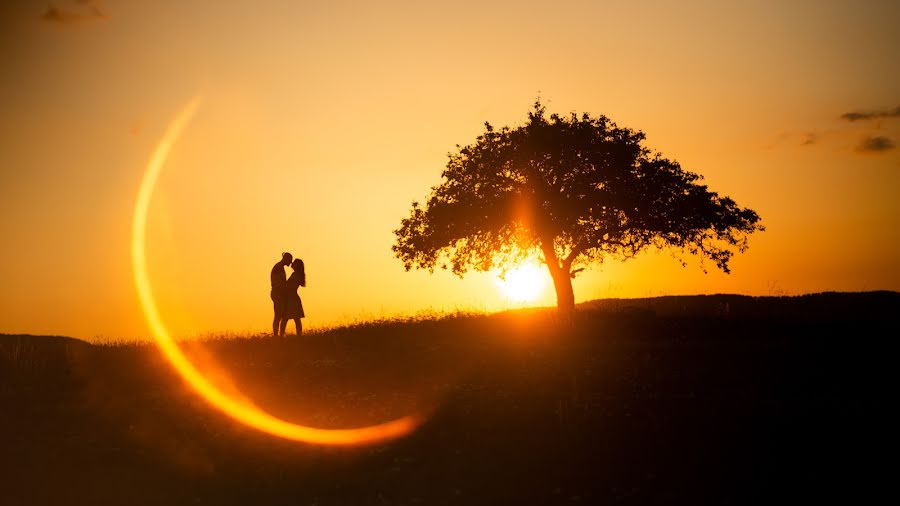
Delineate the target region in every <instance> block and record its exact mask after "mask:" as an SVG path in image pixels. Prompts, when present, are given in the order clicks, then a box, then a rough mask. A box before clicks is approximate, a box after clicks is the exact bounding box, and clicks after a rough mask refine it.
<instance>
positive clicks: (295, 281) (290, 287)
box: [284, 272, 306, 320]
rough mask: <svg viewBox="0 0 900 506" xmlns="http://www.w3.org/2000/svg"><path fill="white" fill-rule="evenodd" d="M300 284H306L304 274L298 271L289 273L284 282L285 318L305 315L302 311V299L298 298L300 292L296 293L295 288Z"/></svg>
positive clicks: (289, 318) (290, 318)
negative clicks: (289, 275)
mask: <svg viewBox="0 0 900 506" xmlns="http://www.w3.org/2000/svg"><path fill="white" fill-rule="evenodd" d="M301 286H306V276H304V275H302V274H300V273H299V272H294V273H293V274H291V277H289V278H288V279H287V282H285V285H284V290H285V295H284V318H285V319H287V320H292V319H294V318H303V317H305V316H306V314H305V313H304V312H303V301H301V300H300V294H298V293H297V289H298V288H300V287H301Z"/></svg>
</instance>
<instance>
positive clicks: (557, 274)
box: [392, 100, 763, 311]
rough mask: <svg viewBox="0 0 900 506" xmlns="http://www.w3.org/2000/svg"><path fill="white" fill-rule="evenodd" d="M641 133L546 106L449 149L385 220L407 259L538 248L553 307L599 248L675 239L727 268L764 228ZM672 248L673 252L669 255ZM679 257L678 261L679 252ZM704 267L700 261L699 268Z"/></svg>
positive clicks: (511, 254)
mask: <svg viewBox="0 0 900 506" xmlns="http://www.w3.org/2000/svg"><path fill="white" fill-rule="evenodd" d="M643 140H644V134H643V132H640V131H635V130H631V129H629V128H619V127H617V126H616V124H615V123H613V122H612V121H610V120H609V118H607V117H606V116H602V115H601V116H598V117H591V116H590V115H588V114H586V113H585V114H584V115H582V116H580V117H579V116H578V115H577V114H575V113H572V114H571V115H569V116H560V115H557V114H552V115H550V117H549V119H548V118H547V117H546V116H545V108H544V106H543V105H542V104H541V102H540V100H537V101H536V102H535V104H534V110H533V111H531V112H530V113H529V114H528V123H527V124H525V125H524V126H520V127H518V128H514V129H511V128H509V127H503V128H501V129H500V130H496V129H494V127H492V126H491V125H490V124H489V123H485V131H484V133H483V134H482V135H480V136H479V137H478V138H477V139H476V142H475V143H474V144H472V145H469V146H465V147H460V146H459V145H457V146H456V147H457V152H456V153H450V154H449V155H448V156H449V161H448V162H447V168H446V170H444V172H443V174H442V177H443V181H442V182H441V184H440V185H438V186H436V187H433V188H432V192H431V195H430V196H429V197H428V202H427V203H426V204H425V206H424V207H423V206H421V205H419V203H418V202H413V203H412V211H411V214H410V216H409V217H408V218H406V219H404V220H403V221H402V223H401V225H400V228H399V229H397V230H395V231H394V234H396V236H397V242H396V244H395V245H394V246H393V247H392V249H393V251H394V254H395V255H396V256H397V257H398V258H399V259H400V260H401V261H402V262H403V265H404V267H405V268H406V270H407V271H408V270H409V269H411V268H412V267H417V268H423V269H428V270H429V271H432V272H433V270H434V268H435V267H436V266H440V267H442V268H444V269H446V268H450V269H451V270H452V271H453V272H454V273H455V274H457V275H459V276H462V274H463V273H465V272H466V271H467V270H468V269H470V268H472V269H476V270H482V271H486V270H489V269H491V268H499V269H505V268H507V267H509V266H510V265H512V262H515V261H517V260H520V259H522V258H524V257H526V256H527V255H528V254H530V253H531V252H533V251H535V250H540V251H541V252H542V254H543V259H544V261H545V262H546V264H547V267H548V268H549V270H550V275H551V277H552V279H553V284H554V287H555V289H556V300H557V305H558V307H559V309H561V310H565V311H570V310H572V309H574V305H575V297H574V293H573V292H572V281H571V279H572V278H573V277H575V274H577V273H578V272H580V271H582V270H584V268H585V267H586V266H588V265H590V264H592V263H600V262H602V261H603V260H604V259H606V258H615V259H627V258H630V257H633V256H634V255H636V254H637V253H638V252H639V251H641V250H644V249H646V248H649V247H656V248H675V251H676V252H677V251H678V250H680V251H682V252H685V253H689V254H693V255H698V256H700V259H701V261H700V264H701V268H703V259H710V260H712V261H714V262H715V264H716V266H717V267H719V268H720V269H722V270H723V271H725V272H729V269H728V261H729V259H730V258H731V256H732V254H733V251H732V249H736V250H737V251H739V252H743V251H744V250H746V249H747V236H748V235H749V234H751V233H753V232H754V231H757V230H763V227H762V225H760V223H759V222H760V218H759V216H758V215H757V214H756V212H754V211H753V210H751V209H747V208H741V207H738V206H737V204H735V202H734V201H733V200H732V199H730V198H728V197H720V196H719V195H718V194H717V193H715V192H712V191H710V190H709V189H708V188H707V187H706V186H705V185H702V184H699V183H698V182H699V181H700V180H701V179H702V178H701V176H699V175H697V174H694V173H692V172H687V171H685V170H683V169H682V168H681V166H680V165H679V164H678V162H676V161H674V160H669V159H667V158H665V157H663V156H662V155H661V154H660V153H652V152H651V151H650V150H649V149H647V148H645V147H644V146H643V145H642V141H643ZM679 258H680V257H679ZM681 262H682V265H684V261H683V260H681ZM704 272H705V269H704Z"/></svg>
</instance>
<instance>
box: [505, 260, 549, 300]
mask: <svg viewBox="0 0 900 506" xmlns="http://www.w3.org/2000/svg"><path fill="white" fill-rule="evenodd" d="M547 275H548V274H547V272H546V269H541V268H540V266H538V265H535V264H533V263H523V264H520V265H518V266H517V267H515V268H514V269H512V270H510V271H509V272H507V273H506V275H505V276H504V277H502V278H500V277H498V278H497V280H496V283H497V287H498V288H499V289H500V291H501V292H502V293H503V295H505V296H506V297H507V298H508V299H509V300H510V301H512V302H515V303H525V302H534V301H536V300H537V299H538V297H540V295H541V292H542V291H543V290H544V287H545V286H547Z"/></svg>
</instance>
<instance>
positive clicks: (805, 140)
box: [800, 132, 822, 146]
mask: <svg viewBox="0 0 900 506" xmlns="http://www.w3.org/2000/svg"><path fill="white" fill-rule="evenodd" d="M821 137H822V136H821V135H820V134H818V133H817V132H806V133H804V134H802V135H801V136H800V145H801V146H810V145H812V144H815V143H817V142H819V139H820V138H821Z"/></svg>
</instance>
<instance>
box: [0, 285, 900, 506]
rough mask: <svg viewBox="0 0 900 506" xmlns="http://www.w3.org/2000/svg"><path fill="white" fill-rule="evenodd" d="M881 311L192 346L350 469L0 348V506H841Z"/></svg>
mask: <svg viewBox="0 0 900 506" xmlns="http://www.w3.org/2000/svg"><path fill="white" fill-rule="evenodd" d="M898 314H900V294H898V293H895V292H870V293H859V294H836V293H828V294H817V295H808V296H801V297H780V298H773V297H766V298H752V297H744V296H697V297H661V298H656V299H640V300H602V301H594V302H590V303H586V304H583V305H581V306H580V307H579V312H578V313H577V316H576V318H575V322H574V324H573V325H561V324H559V323H558V322H557V321H556V320H555V318H554V316H553V312H552V311H548V310H530V311H519V312H511V313H504V314H496V315H491V316H465V315H464V316H457V317H450V318H446V319H440V320H428V321H412V322H381V323H373V324H368V325H359V326H355V327H350V328H341V329H336V330H331V331H327V332H322V333H316V334H309V335H304V336H302V337H300V338H288V339H272V338H253V339H232V340H209V341H206V342H204V343H201V344H197V345H192V346H190V352H191V354H192V355H193V356H194V357H195V358H196V359H197V360H198V361H200V362H202V363H204V364H207V365H210V367H212V368H211V371H214V372H213V373H212V374H213V377H214V380H215V381H217V383H219V384H220V385H228V384H233V385H235V387H236V388H238V389H239V390H240V391H241V392H243V393H244V394H246V395H247V396H249V397H251V398H253V399H254V401H255V402H256V403H257V404H259V405H260V406H262V407H264V408H265V409H266V410H268V411H270V412H272V413H274V414H276V415H278V416H281V417H283V418H286V419H289V420H291V421H295V422H300V423H306V424H312V425H317V426H322V427H348V426H354V425H359V424H367V423H376V422H381V421H385V420H388V419H391V418H393V417H397V416H402V415H404V414H408V413H411V412H415V413H423V414H427V415H428V417H429V418H428V421H427V422H426V423H425V424H424V425H423V426H422V427H421V428H420V429H419V430H418V431H417V432H416V433H414V434H413V435H412V436H410V437H407V438H405V439H402V440H398V441H394V442H390V443H386V444H382V445H376V446H368V447H362V448H352V449H347V448H343V449H341V448H321V447H314V446H307V445H302V444H297V443H292V442H288V441H283V440H280V439H276V438H272V437H269V436H266V435H263V434H260V433H257V432H255V431H253V430H250V429H247V428H243V427H241V426H238V425H237V424H235V423H234V422H232V421H230V420H229V419H227V418H225V417H224V416H223V415H220V414H219V413H218V412H215V411H212V410H211V409H209V408H208V407H207V406H206V405H205V403H204V402H203V401H201V400H200V399H199V398H197V397H196V396H195V395H194V394H193V393H191V392H190V391H188V390H187V389H186V388H185V387H184V386H183V384H182V383H181V381H180V380H179V379H178V378H177V377H175V376H174V374H173V373H172V372H171V370H170V368H169V367H168V366H167V364H166V363H165V362H164V361H163V360H162V358H161V357H160V355H159V354H158V352H157V351H156V349H155V348H154V347H153V346H151V345H123V346H96V345H90V344H87V343H84V342H81V341H77V340H73V339H68V338H64V337H45V336H6V335H0V434H3V438H4V445H3V446H4V448H3V451H2V452H0V485H2V499H3V500H2V501H0V502H3V503H4V504H41V503H55V504H569V503H572V504H647V503H657V504H673V503H685V502H688V501H695V502H700V503H716V504H734V503H742V504H746V503H756V504H758V503H773V502H775V503H784V502H804V503H809V502H812V501H818V500H823V499H828V500H831V501H833V500H836V499H841V498H844V499H849V500H853V501H856V502H858V501H860V500H862V499H866V498H874V497H877V496H878V493H879V491H881V490H883V489H886V488H887V486H888V484H889V483H890V481H888V480H889V476H888V470H887V469H886V468H883V467H880V464H878V462H879V461H880V460H881V457H882V454H883V453H884V452H886V451H887V440H888V435H889V434H893V429H892V428H890V429H891V431H890V432H889V426H888V423H889V422H888V418H887V413H888V412H891V411H892V410H893V409H892V408H893V406H892V404H893V399H894V398H895V395H894V391H893V389H892V388H891V387H890V386H889V385H891V384H893V383H895V381H894V376H895V373H894V371H895V370H896V367H895V365H894V361H895V359H894V358H893V353H892V352H893V349H894V345H893V342H894V340H895V339H896V337H895V336H896V335H900V334H898V332H897V331H898V324H897V322H896V319H895V318H896V316H897V315H898Z"/></svg>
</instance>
